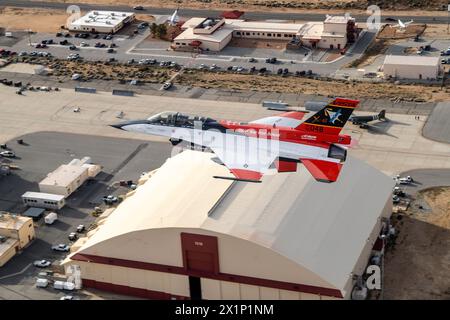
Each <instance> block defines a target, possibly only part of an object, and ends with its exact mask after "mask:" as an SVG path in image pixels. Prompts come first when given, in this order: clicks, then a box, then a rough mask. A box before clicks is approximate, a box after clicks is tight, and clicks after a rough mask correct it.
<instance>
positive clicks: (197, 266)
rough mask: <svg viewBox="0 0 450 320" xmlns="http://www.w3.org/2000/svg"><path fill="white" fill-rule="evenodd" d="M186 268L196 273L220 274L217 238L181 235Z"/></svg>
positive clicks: (188, 234)
mask: <svg viewBox="0 0 450 320" xmlns="http://www.w3.org/2000/svg"><path fill="white" fill-rule="evenodd" d="M181 248H182V252H183V263H184V268H185V269H186V270H187V271H188V272H189V271H192V272H195V273H204V272H205V273H214V274H217V273H219V254H218V246H217V237H212V236H205V235H200V234H192V233H181Z"/></svg>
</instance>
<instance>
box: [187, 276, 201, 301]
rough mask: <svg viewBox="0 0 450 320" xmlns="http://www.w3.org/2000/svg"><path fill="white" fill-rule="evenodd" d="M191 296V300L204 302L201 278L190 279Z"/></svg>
mask: <svg viewBox="0 0 450 320" xmlns="http://www.w3.org/2000/svg"><path fill="white" fill-rule="evenodd" d="M189 294H190V296H191V300H202V285H201V282H200V278H199V277H189Z"/></svg>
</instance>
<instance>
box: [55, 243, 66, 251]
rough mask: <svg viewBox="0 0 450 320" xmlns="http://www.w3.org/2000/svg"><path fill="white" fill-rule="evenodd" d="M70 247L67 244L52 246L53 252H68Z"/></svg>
mask: <svg viewBox="0 0 450 320" xmlns="http://www.w3.org/2000/svg"><path fill="white" fill-rule="evenodd" d="M69 249H70V247H69V246H68V245H67V244H64V243H60V244H57V245H54V246H52V250H53V251H60V252H68V251H69Z"/></svg>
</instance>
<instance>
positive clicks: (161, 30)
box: [158, 24, 167, 38]
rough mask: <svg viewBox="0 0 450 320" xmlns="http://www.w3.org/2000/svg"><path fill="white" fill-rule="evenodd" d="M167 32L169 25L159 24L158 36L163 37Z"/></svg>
mask: <svg viewBox="0 0 450 320" xmlns="http://www.w3.org/2000/svg"><path fill="white" fill-rule="evenodd" d="M166 34H167V27H166V25H165V24H160V25H159V26H158V37H159V38H162V37H164V36H165V35H166Z"/></svg>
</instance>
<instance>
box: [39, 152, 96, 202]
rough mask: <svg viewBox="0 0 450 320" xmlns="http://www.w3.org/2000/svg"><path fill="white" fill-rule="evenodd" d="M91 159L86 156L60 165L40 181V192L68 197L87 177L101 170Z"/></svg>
mask: <svg viewBox="0 0 450 320" xmlns="http://www.w3.org/2000/svg"><path fill="white" fill-rule="evenodd" d="M90 161H91V159H90V158H89V157H84V158H83V159H81V160H80V159H73V160H72V161H71V162H70V163H68V164H63V165H61V166H59V167H58V168H57V169H56V170H55V171H53V172H51V173H49V174H48V175H47V177H46V178H44V179H43V180H42V181H41V182H39V190H40V192H43V193H49V194H59V195H63V196H65V197H68V196H69V195H71V194H72V193H73V192H74V191H75V190H77V189H78V188H79V187H80V186H81V185H82V184H83V183H84V182H85V181H86V180H87V179H89V178H93V177H95V176H96V175H97V174H98V173H99V172H100V170H101V167H100V166H99V165H95V164H91V163H90Z"/></svg>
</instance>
